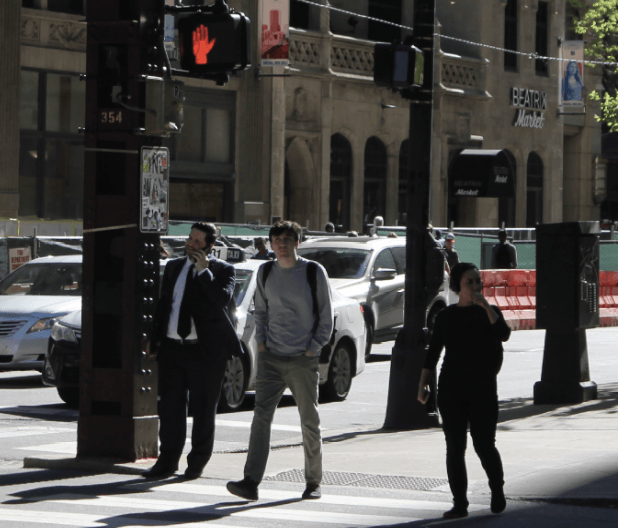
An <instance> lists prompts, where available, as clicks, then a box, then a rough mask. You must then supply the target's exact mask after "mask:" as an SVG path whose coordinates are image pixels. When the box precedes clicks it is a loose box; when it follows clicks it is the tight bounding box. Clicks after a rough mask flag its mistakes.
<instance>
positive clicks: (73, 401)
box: [58, 387, 79, 409]
mask: <svg viewBox="0 0 618 528" xmlns="http://www.w3.org/2000/svg"><path fill="white" fill-rule="evenodd" d="M58 396H60V399H61V400H62V401H63V402H64V403H66V404H67V405H68V406H69V407H71V409H77V408H79V389H77V388H75V387H58Z"/></svg>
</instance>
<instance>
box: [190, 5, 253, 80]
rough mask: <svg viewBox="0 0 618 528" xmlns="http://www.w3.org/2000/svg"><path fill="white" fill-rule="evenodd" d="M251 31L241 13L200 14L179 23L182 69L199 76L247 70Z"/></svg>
mask: <svg viewBox="0 0 618 528" xmlns="http://www.w3.org/2000/svg"><path fill="white" fill-rule="evenodd" d="M250 28H251V24H250V21H249V19H248V18H247V17H246V16H245V15H243V14H242V13H221V14H217V13H197V14H194V15H190V16H187V17H185V18H182V19H180V20H179V21H178V46H179V59H180V67H181V68H182V69H183V70H186V71H188V72H190V73H192V74H198V75H200V74H206V75H207V74H216V73H221V72H234V71H239V70H244V69H245V68H247V67H248V66H250V65H251V49H250V47H251V39H250Z"/></svg>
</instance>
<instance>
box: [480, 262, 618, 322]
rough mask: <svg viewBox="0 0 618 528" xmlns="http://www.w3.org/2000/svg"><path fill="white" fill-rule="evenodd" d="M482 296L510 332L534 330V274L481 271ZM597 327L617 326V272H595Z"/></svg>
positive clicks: (518, 271)
mask: <svg viewBox="0 0 618 528" xmlns="http://www.w3.org/2000/svg"><path fill="white" fill-rule="evenodd" d="M481 278H482V280H483V295H484V296H485V298H486V299H487V300H488V301H489V304H494V305H496V306H498V307H499V308H500V309H501V310H502V313H503V314H504V319H505V321H506V322H507V324H508V325H509V327H510V328H511V329H512V330H533V329H535V328H536V270H522V269H515V270H481ZM599 311H600V317H599V321H600V322H599V326H618V271H601V272H599Z"/></svg>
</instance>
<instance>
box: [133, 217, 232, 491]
mask: <svg viewBox="0 0 618 528" xmlns="http://www.w3.org/2000/svg"><path fill="white" fill-rule="evenodd" d="M216 237H217V234H216V229H215V226H214V225H212V224H205V223H196V224H194V225H193V226H192V227H191V234H190V235H189V238H188V240H187V242H186V251H187V256H186V257H182V258H178V259H174V260H172V261H170V262H169V263H168V264H167V266H166V267H165V273H164V275H163V284H162V288H161V298H160V299H159V303H158V305H157V310H156V313H155V318H154V324H153V332H152V337H151V340H150V343H149V344H147V346H146V350H147V351H148V353H150V354H156V355H157V359H158V361H159V369H158V370H159V396H160V401H159V420H160V427H159V440H160V453H159V459H158V461H157V463H156V464H155V465H154V466H153V467H152V468H150V469H149V470H147V471H145V472H144V473H143V476H144V477H147V478H166V477H169V476H171V475H173V474H174V473H175V472H176V471H177V470H178V461H179V459H180V456H181V455H182V450H183V448H184V445H185V439H186V435H187V433H186V431H187V395H188V396H189V398H190V400H191V410H192V411H193V431H192V434H191V452H190V453H189V454H188V455H187V463H188V467H187V470H186V471H185V477H186V478H188V479H196V478H199V477H200V475H201V474H202V471H203V470H204V467H205V466H206V464H207V463H208V461H209V460H210V457H211V455H212V450H213V446H214V441H215V416H216V412H217V404H218V402H219V396H220V394H221V386H222V383H223V377H224V373H225V366H226V362H227V360H228V358H229V357H230V355H231V354H242V348H241V345H240V342H239V341H238V337H237V336H236V331H235V329H234V327H233V325H232V323H231V322H230V319H229V317H228V315H227V306H228V304H229V302H230V300H231V299H232V295H233V293H234V285H235V282H236V275H235V270H234V267H233V266H231V265H230V264H228V263H227V262H224V261H222V260H218V259H216V258H214V257H212V256H209V253H210V251H211V250H212V247H213V245H214V243H215V240H216Z"/></svg>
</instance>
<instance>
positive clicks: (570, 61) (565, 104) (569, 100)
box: [559, 40, 584, 109]
mask: <svg viewBox="0 0 618 528" xmlns="http://www.w3.org/2000/svg"><path fill="white" fill-rule="evenodd" d="M560 58H561V59H562V61H561V62H560V87H559V89H560V106H561V107H562V108H582V109H583V107H584V94H583V92H582V89H583V87H584V41H583V40H565V41H563V42H562V46H561V47H560Z"/></svg>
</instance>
